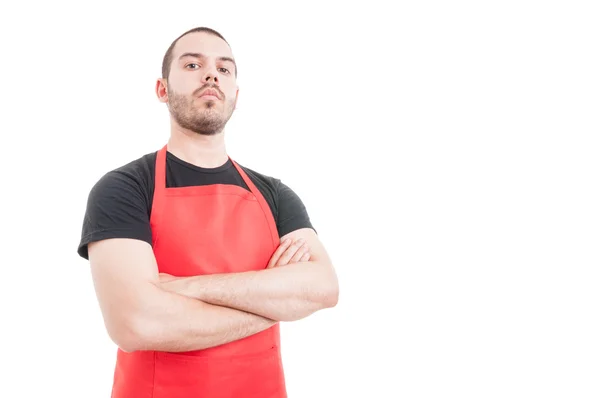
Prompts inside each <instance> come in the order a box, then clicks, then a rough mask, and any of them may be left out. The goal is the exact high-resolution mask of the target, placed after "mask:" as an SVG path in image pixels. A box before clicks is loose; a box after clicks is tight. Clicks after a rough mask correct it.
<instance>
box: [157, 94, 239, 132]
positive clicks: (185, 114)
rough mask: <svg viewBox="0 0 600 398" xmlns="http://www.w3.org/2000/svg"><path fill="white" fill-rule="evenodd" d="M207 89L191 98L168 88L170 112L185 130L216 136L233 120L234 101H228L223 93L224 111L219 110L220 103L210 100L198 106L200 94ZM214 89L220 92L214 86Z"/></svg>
mask: <svg viewBox="0 0 600 398" xmlns="http://www.w3.org/2000/svg"><path fill="white" fill-rule="evenodd" d="M205 88H207V87H206V86H203V87H201V88H199V89H198V90H196V91H194V93H193V95H192V96H191V98H190V97H188V96H185V95H183V94H177V93H175V92H173V91H171V88H170V87H167V93H168V95H169V102H168V105H169V112H170V113H171V116H172V117H173V119H175V121H176V122H177V124H179V125H180V126H181V127H182V128H184V129H187V130H190V131H193V132H194V133H196V134H201V135H216V134H219V133H220V132H221V131H223V129H224V128H225V124H227V122H228V121H229V119H230V118H231V115H232V114H233V109H234V101H233V100H227V98H225V96H224V95H223V93H222V92H221V93H220V94H221V97H223V98H225V100H224V102H223V110H222V111H221V110H220V109H219V108H220V107H219V102H218V101H212V100H209V101H204V102H202V103H200V104H198V103H197V101H198V94H199V93H200V92H201V91H202V90H204V89H205ZM212 88H213V89H215V90H218V89H217V88H216V87H214V86H213V87H212ZM218 91H220V90H218Z"/></svg>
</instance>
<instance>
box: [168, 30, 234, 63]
mask: <svg viewBox="0 0 600 398" xmlns="http://www.w3.org/2000/svg"><path fill="white" fill-rule="evenodd" d="M188 52H189V53H201V54H204V55H205V56H207V57H230V58H233V53H232V52H231V48H230V47H229V45H228V44H227V43H226V42H225V41H224V40H223V39H221V38H220V37H218V36H215V35H213V34H210V33H206V32H195V33H190V34H187V35H185V36H183V37H182V38H181V39H179V40H178V41H177V44H175V47H174V48H173V59H178V58H179V56H180V55H181V54H183V53H188Z"/></svg>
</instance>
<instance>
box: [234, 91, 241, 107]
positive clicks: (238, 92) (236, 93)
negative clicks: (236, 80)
mask: <svg viewBox="0 0 600 398" xmlns="http://www.w3.org/2000/svg"><path fill="white" fill-rule="evenodd" d="M239 94H240V88H239V87H238V88H237V89H236V90H235V102H234V103H233V110H236V109H237V102H238V96H239Z"/></svg>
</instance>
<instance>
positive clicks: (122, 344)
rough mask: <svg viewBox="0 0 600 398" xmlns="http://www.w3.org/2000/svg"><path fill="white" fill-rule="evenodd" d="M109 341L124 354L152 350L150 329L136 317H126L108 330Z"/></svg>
mask: <svg viewBox="0 0 600 398" xmlns="http://www.w3.org/2000/svg"><path fill="white" fill-rule="evenodd" d="M108 334H109V336H110V338H111V340H112V341H113V342H114V343H115V344H116V345H117V346H118V347H119V349H121V350H122V351H124V352H134V351H140V350H149V349H152V344H151V342H152V341H153V339H152V338H151V332H150V328H149V327H148V325H147V323H146V322H143V321H141V320H140V319H139V318H137V317H128V318H126V319H124V320H122V321H121V322H118V323H115V324H114V325H113V326H112V327H109V328H108Z"/></svg>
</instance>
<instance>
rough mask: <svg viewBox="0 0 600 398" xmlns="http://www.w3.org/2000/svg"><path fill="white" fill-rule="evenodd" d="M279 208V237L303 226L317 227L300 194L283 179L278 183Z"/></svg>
mask: <svg viewBox="0 0 600 398" xmlns="http://www.w3.org/2000/svg"><path fill="white" fill-rule="evenodd" d="M277 209H278V211H277V212H278V214H277V230H278V231H279V237H282V236H284V235H287V234H289V233H290V232H293V231H295V230H297V229H301V228H312V229H315V228H314V227H313V225H312V222H311V220H310V217H309V216H308V212H307V210H306V207H305V206H304V203H302V200H301V199H300V197H299V196H298V194H296V192H294V191H293V190H292V189H291V188H290V187H288V186H287V185H286V184H284V183H283V182H281V181H278V185H277ZM315 232H316V230H315Z"/></svg>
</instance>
